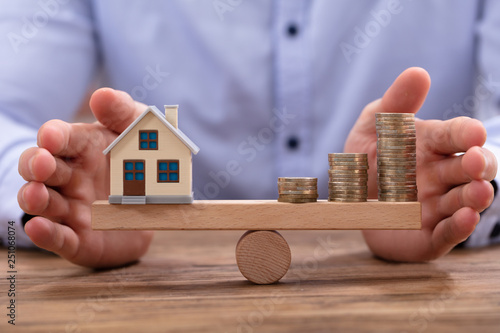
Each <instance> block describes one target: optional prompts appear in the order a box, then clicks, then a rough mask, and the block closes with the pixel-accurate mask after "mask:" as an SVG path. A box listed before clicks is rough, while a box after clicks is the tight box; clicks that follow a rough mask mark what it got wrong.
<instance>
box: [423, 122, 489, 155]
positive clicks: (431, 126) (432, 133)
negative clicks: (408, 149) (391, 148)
mask: <svg viewBox="0 0 500 333" xmlns="http://www.w3.org/2000/svg"><path fill="white" fill-rule="evenodd" d="M416 125H417V138H418V141H417V143H418V145H419V146H422V147H424V148H425V149H426V150H428V151H431V152H434V153H436V154H443V155H450V154H455V153H463V152H465V151H467V150H468V149H469V148H471V147H474V146H482V145H484V143H485V141H486V129H485V128H484V126H483V124H482V123H481V122H480V121H479V120H477V119H472V118H468V117H458V118H453V119H450V120H446V121H440V120H425V121H424V120H421V121H417V124H416Z"/></svg>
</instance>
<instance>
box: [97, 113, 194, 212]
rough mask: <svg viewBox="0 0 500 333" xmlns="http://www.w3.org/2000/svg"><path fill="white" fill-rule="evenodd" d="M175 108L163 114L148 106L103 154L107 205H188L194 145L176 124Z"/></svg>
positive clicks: (191, 195) (190, 197)
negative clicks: (107, 178) (107, 183)
mask: <svg viewBox="0 0 500 333" xmlns="http://www.w3.org/2000/svg"><path fill="white" fill-rule="evenodd" d="M177 110H178V105H166V106H165V115H163V114H162V113H161V112H160V110H158V109H157V108H156V107H155V106H149V107H148V108H147V109H146V111H144V113H142V114H141V115H140V116H139V117H138V118H137V119H136V120H135V121H134V122H133V123H132V124H130V126H129V127H128V128H127V129H126V130H125V131H123V133H122V134H121V135H120V136H118V137H117V138H116V140H115V141H113V143H111V144H110V145H109V147H108V148H106V149H105V150H104V152H103V153H104V154H110V182H111V189H110V196H109V203H111V204H169V203H175V204H179V203H191V202H193V192H192V160H191V156H192V155H191V153H193V154H197V153H198V151H199V150H200V148H198V146H196V145H195V144H194V143H193V142H192V141H191V140H190V139H189V138H188V137H187V136H186V135H185V134H184V133H182V132H181V130H179V128H178V125H177Z"/></svg>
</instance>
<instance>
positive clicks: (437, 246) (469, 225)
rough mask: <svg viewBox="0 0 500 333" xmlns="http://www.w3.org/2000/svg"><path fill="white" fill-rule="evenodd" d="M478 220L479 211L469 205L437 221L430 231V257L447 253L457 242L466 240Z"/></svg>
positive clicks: (433, 257)
mask: <svg viewBox="0 0 500 333" xmlns="http://www.w3.org/2000/svg"><path fill="white" fill-rule="evenodd" d="M478 222H479V213H478V212H477V211H475V210H474V209H472V208H470V207H464V208H461V209H459V210H458V211H456V212H455V213H454V214H453V215H452V216H450V217H448V218H446V219H444V220H442V221H441V222H439V223H438V225H437V226H436V228H435V229H434V231H433V233H432V252H433V254H432V258H430V259H435V258H439V257H441V256H443V255H444V254H446V253H448V252H449V251H450V250H451V249H452V248H453V247H455V246H456V245H457V244H459V243H461V242H463V241H464V240H466V239H467V238H468V237H469V236H470V235H471V234H472V232H473V231H474V228H475V227H476V225H477V223H478Z"/></svg>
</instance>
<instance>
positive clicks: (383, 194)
mask: <svg viewBox="0 0 500 333" xmlns="http://www.w3.org/2000/svg"><path fill="white" fill-rule="evenodd" d="M375 117H376V127H377V171H378V200H379V201H417V154H416V143H417V137H416V131H415V116H414V114H413V113H377V114H376V115H375Z"/></svg>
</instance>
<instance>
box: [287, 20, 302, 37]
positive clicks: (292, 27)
mask: <svg viewBox="0 0 500 333" xmlns="http://www.w3.org/2000/svg"><path fill="white" fill-rule="evenodd" d="M286 32H287V33H288V36H290V37H295V36H297V34H298V33H299V28H298V27H297V25H296V24H295V23H290V25H289V26H288V28H287V29H286Z"/></svg>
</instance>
